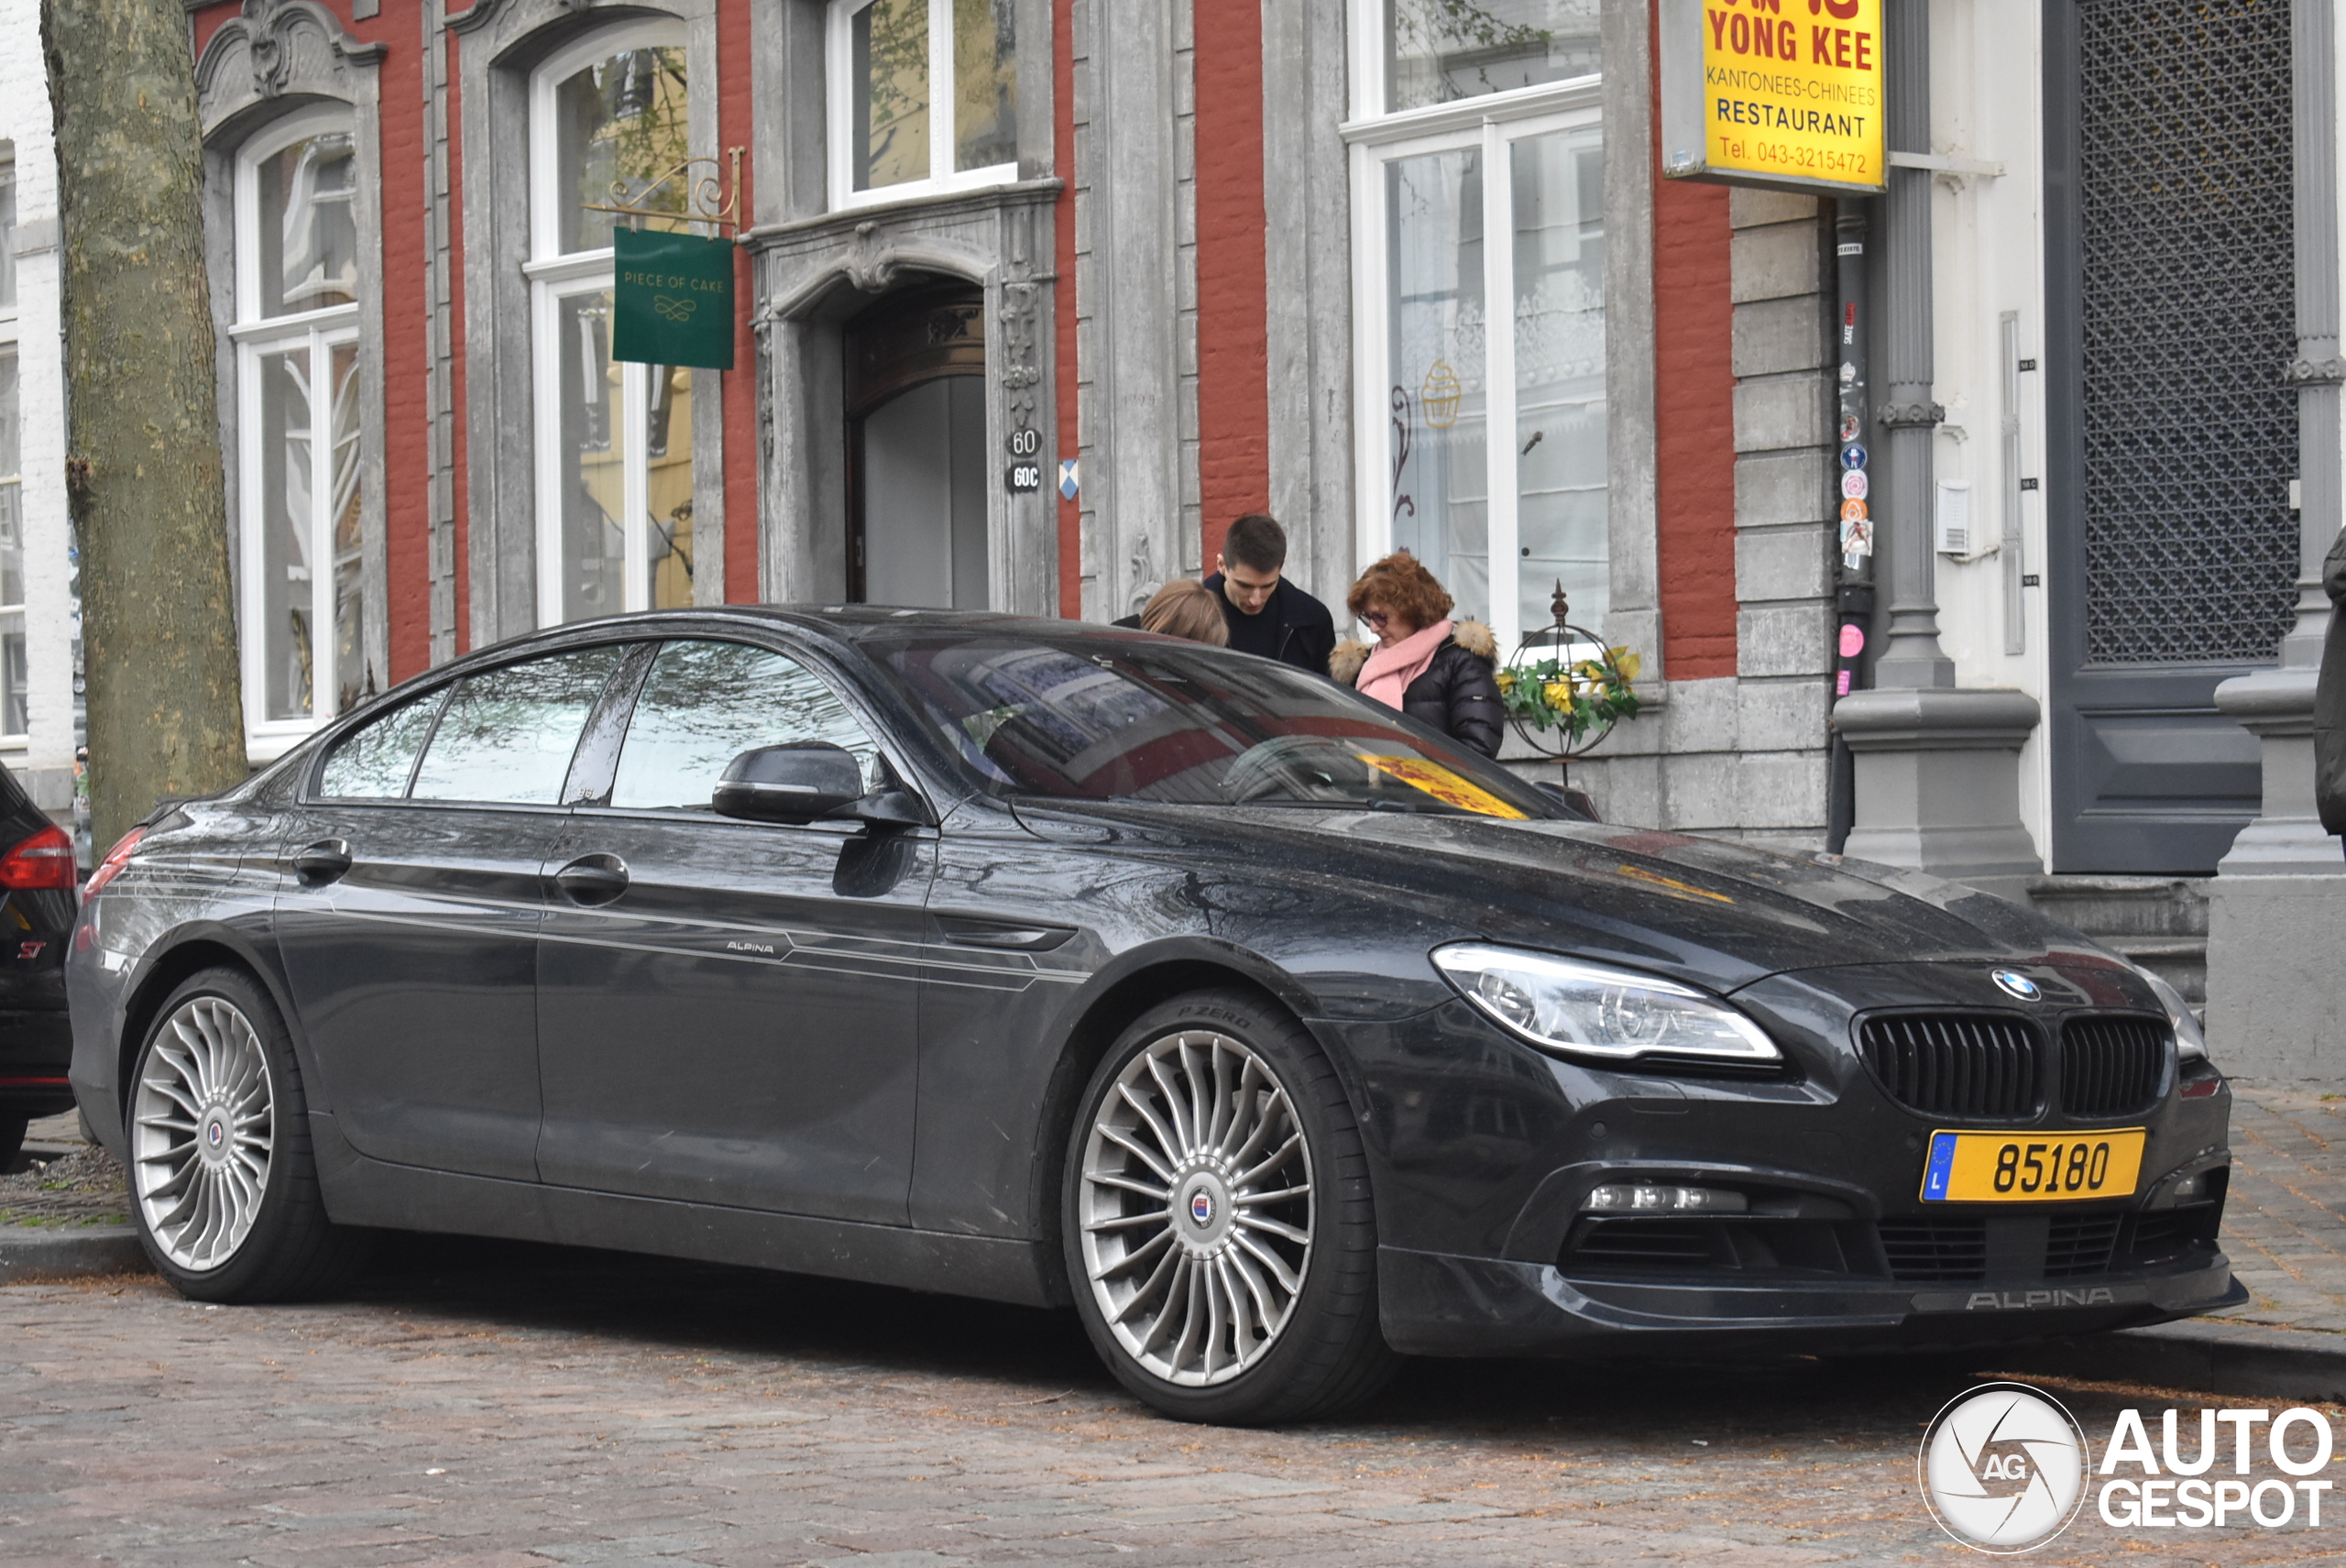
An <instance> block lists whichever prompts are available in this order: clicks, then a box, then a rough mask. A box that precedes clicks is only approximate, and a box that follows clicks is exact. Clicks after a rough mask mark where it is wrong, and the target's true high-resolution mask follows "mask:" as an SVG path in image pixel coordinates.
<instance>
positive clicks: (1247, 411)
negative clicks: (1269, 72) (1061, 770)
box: [1196, 0, 1271, 572]
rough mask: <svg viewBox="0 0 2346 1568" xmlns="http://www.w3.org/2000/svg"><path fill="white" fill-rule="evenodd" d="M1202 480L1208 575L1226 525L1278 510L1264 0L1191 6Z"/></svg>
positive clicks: (1202, 0) (1204, 0) (1209, 0)
mask: <svg viewBox="0 0 2346 1568" xmlns="http://www.w3.org/2000/svg"><path fill="white" fill-rule="evenodd" d="M1196 11H1197V23H1196V29H1197V30H1196V37H1197V54H1196V72H1197V104H1198V120H1197V160H1198V179H1197V187H1196V189H1197V203H1198V437H1199V439H1198V478H1199V488H1200V495H1201V496H1202V498H1203V499H1204V502H1205V506H1204V512H1205V519H1204V530H1203V532H1204V538H1203V540H1202V546H1203V552H1204V553H1203V554H1202V555H1201V556H1200V560H1202V561H1203V562H1204V563H1205V567H1206V570H1208V571H1209V572H1210V571H1211V570H1212V569H1213V564H1214V557H1215V555H1216V554H1219V553H1220V552H1221V549H1222V533H1223V532H1224V531H1226V530H1227V529H1228V528H1229V526H1230V522H1231V520H1232V519H1233V518H1235V517H1237V516H1239V515H1240V514H1241V513H1244V512H1250V511H1263V510H1267V509H1268V508H1269V506H1270V504H1271V468H1270V465H1271V458H1270V420H1271V411H1270V390H1269V378H1270V342H1269V334H1270V328H1269V317H1268V302H1267V299H1266V295H1267V292H1268V290H1269V283H1268V280H1267V277H1266V269H1265V262H1264V258H1263V229H1264V224H1265V221H1266V219H1265V213H1264V207H1263V8H1262V0H1196Z"/></svg>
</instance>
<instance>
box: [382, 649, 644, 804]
mask: <svg viewBox="0 0 2346 1568" xmlns="http://www.w3.org/2000/svg"><path fill="white" fill-rule="evenodd" d="M625 652H626V650H625V649H623V648H619V647H602V648H581V649H578V650H576V652H569V653H557V654H555V655H554V657H552V658H550V659H532V660H531V661H530V662H529V663H526V664H508V665H507V666H506V667H505V668H503V669H501V670H490V671H488V672H486V673H485V674H477V675H474V676H472V677H470V678H469V679H467V680H466V682H465V683H464V684H463V685H459V686H458V687H457V688H456V690H455V695H454V696H451V697H449V699H448V711H447V712H446V713H445V714H444V715H442V717H441V719H440V728H439V729H438V730H437V731H436V732H435V733H434V734H433V737H432V749H431V750H430V751H426V752H425V753H424V754H423V765H422V767H421V768H419V769H418V770H416V775H415V789H414V792H413V798H414V799H417V800H478V801H490V802H499V803H511V804H515V805H524V806H554V805H558V804H560V803H561V800H562V781H563V779H564V777H565V775H566V774H568V773H569V772H570V759H571V756H572V754H573V753H574V752H576V751H577V750H578V736H579V732H580V731H581V730H583V729H586V715H587V713H588V711H589V710H591V709H592V708H593V707H594V706H595V699H596V698H597V697H598V696H602V695H603V687H604V685H605V684H606V683H607V682H608V681H609V679H610V678H611V672H612V671H613V670H616V669H617V668H619V660H620V658H621V657H622V656H623V655H624V653H625Z"/></svg>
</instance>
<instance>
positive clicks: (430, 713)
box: [318, 690, 448, 800]
mask: <svg viewBox="0 0 2346 1568" xmlns="http://www.w3.org/2000/svg"><path fill="white" fill-rule="evenodd" d="M447 696H448V694H447V692H446V691H445V690H442V691H436V692H433V693H432V694H430V695H429V696H422V697H418V698H417V699H416V700H415V701H413V702H411V703H404V704H402V705H401V706H400V707H395V708H393V709H391V711H390V712H389V713H387V714H385V715H383V716H382V717H381V718H377V719H373V720H371V721H369V722H368V723H367V724H366V725H364V726H362V727H361V728H359V729H354V730H352V731H351V732H350V733H349V734H347V735H345V736H344V737H343V738H342V739H341V740H339V741H337V742H335V744H334V750H333V751H329V752H328V753H326V765H325V768H324V770H323V772H322V773H320V774H319V775H318V793H319V794H320V795H323V796H325V797H326V798H327V799H329V800H397V799H399V798H400V796H401V795H405V794H406V793H407V781H408V779H409V778H410V777H411V776H412V775H413V773H415V760H416V758H418V757H420V756H422V754H423V743H424V741H426V740H429V739H431V736H432V721H433V718H437V717H438V716H439V712H440V705H441V704H442V703H443V702H444V701H446V700H447Z"/></svg>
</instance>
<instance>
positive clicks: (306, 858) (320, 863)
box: [293, 839, 350, 887]
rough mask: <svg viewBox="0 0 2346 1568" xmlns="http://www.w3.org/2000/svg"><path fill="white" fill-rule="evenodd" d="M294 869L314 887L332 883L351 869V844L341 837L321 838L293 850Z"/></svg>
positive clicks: (304, 880) (303, 879)
mask: <svg viewBox="0 0 2346 1568" xmlns="http://www.w3.org/2000/svg"><path fill="white" fill-rule="evenodd" d="M293 869H294V871H295V872H298V873H300V875H301V880H302V881H303V882H305V883H309V884H310V885H312V887H315V886H320V885H322V884H323V883H330V882H332V881H334V879H335V878H337V877H339V876H343V875H345V873H347V872H349V870H350V846H349V845H347V844H345V843H344V842H343V841H342V840H341V839H319V840H318V841H317V842H316V843H314V844H312V845H309V846H307V847H306V848H303V849H300V850H295V851H294V852H293Z"/></svg>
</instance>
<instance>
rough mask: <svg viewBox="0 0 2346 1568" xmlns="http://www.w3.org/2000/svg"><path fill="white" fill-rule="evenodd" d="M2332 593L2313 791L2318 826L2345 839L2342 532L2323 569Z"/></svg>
mask: <svg viewBox="0 0 2346 1568" xmlns="http://www.w3.org/2000/svg"><path fill="white" fill-rule="evenodd" d="M2321 586H2322V587H2325V588H2327V589H2328V590H2329V591H2330V636H2329V638H2328V639H2327V640H2326V641H2324V642H2323V643H2322V648H2321V684H2320V685H2318V686H2316V687H2315V688H2314V698H2313V790H2314V798H2315V799H2316V800H2317V801H2319V803H2320V806H2321V826H2322V828H2323V829H2324V830H2325V831H2327V832H2331V833H2340V834H2346V531H2341V532H2340V533H2339V535H2338V539H2337V541H2336V543H2332V544H2331V545H2330V554H2329V556H2328V558H2327V559H2325V560H2324V561H2323V562H2322V564H2321Z"/></svg>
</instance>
